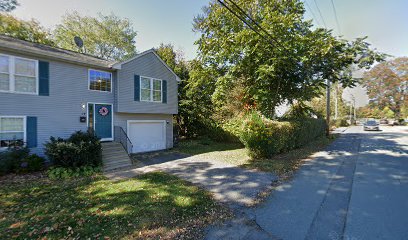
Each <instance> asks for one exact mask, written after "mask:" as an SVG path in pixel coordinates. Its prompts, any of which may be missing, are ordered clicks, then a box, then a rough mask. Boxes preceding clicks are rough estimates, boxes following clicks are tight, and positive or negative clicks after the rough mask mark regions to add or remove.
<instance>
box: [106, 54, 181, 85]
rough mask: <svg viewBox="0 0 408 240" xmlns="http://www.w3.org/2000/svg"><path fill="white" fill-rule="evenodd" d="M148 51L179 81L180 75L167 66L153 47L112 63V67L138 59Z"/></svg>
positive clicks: (118, 66) (116, 67)
mask: <svg viewBox="0 0 408 240" xmlns="http://www.w3.org/2000/svg"><path fill="white" fill-rule="evenodd" d="M149 53H153V54H154V55H155V56H156V57H157V59H159V61H160V62H161V63H162V64H163V65H164V66H165V67H166V68H167V69H168V70H169V71H170V72H171V73H172V74H173V75H174V76H175V77H176V80H177V81H178V82H180V81H181V79H180V77H179V76H177V74H176V73H175V72H174V71H173V70H172V69H171V68H170V67H169V65H167V64H166V63H165V62H164V61H163V59H161V58H160V56H159V55H158V54H157V53H156V51H155V50H154V49H153V48H152V49H149V50H147V51H144V52H142V53H139V54H137V55H136V56H134V57H132V58H130V59H128V60H126V61H123V62H120V63H116V64H114V65H113V68H115V69H121V68H122V65H123V64H126V63H128V62H131V61H133V60H135V59H138V58H140V57H143V56H145V55H147V54H149Z"/></svg>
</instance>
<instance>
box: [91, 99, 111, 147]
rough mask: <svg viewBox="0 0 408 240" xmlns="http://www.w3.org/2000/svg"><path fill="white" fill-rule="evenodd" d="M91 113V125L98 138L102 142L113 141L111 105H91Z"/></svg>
mask: <svg viewBox="0 0 408 240" xmlns="http://www.w3.org/2000/svg"><path fill="white" fill-rule="evenodd" d="M89 105H90V106H89V113H90V115H91V114H92V115H93V116H92V117H91V116H90V118H89V121H90V123H91V121H92V122H93V124H92V123H91V124H90V127H92V128H93V129H94V131H95V134H96V136H98V137H99V138H101V139H102V140H112V139H113V136H112V114H113V113H112V105H109V104H89Z"/></svg>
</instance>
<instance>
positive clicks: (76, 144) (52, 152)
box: [45, 131, 102, 168]
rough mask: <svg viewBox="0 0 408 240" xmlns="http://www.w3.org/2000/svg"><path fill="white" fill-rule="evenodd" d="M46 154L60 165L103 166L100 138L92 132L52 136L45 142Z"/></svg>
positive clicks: (74, 166) (72, 166) (54, 162)
mask: <svg viewBox="0 0 408 240" xmlns="http://www.w3.org/2000/svg"><path fill="white" fill-rule="evenodd" d="M45 154H46V155H47V156H48V159H49V160H50V161H51V162H52V163H53V164H54V165H55V166H58V167H67V168H77V167H82V166H94V167H97V166H101V165H102V147H101V143H100V141H99V138H98V137H96V136H95V135H94V134H93V133H92V132H90V131H88V132H86V133H85V132H81V131H78V132H75V133H74V134H72V135H71V137H70V138H68V139H66V140H64V139H62V138H57V139H56V138H54V137H51V138H50V141H49V142H47V143H46V144H45Z"/></svg>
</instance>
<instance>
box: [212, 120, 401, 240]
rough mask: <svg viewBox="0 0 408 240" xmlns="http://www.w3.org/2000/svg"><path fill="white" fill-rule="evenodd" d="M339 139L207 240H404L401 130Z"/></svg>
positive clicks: (353, 130)
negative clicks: (255, 205)
mask: <svg viewBox="0 0 408 240" xmlns="http://www.w3.org/2000/svg"><path fill="white" fill-rule="evenodd" d="M362 128H363V127H362V126H356V127H350V128H348V129H347V130H346V131H344V132H342V134H341V135H340V137H339V138H338V139H336V140H335V141H334V142H333V143H332V144H331V145H330V146H329V147H328V148H327V149H326V151H322V152H318V153H316V154H314V155H313V156H312V160H309V161H307V162H305V163H304V164H303V166H302V167H301V168H300V169H299V170H298V172H297V173H295V175H294V176H293V178H292V179H291V180H289V181H287V182H284V183H282V184H281V185H279V186H278V187H277V188H276V189H275V190H274V191H273V192H272V193H271V194H270V196H269V197H267V199H266V200H265V201H264V202H263V203H262V204H260V205H258V206H257V207H255V208H247V209H243V210H242V214H240V215H239V216H237V217H236V218H235V219H234V220H232V221H230V222H228V223H226V224H223V225H222V226H218V227H213V228H211V230H210V231H209V232H208V235H207V237H206V239H211V240H212V239H284V240H292V239H293V240H298V239H313V240H314V239H329V240H337V239H345V240H362V239H369V240H372V239H393V240H397V239H408V237H407V236H408V228H407V226H408V128H407V127H387V126H381V131H377V132H365V131H363V129H362Z"/></svg>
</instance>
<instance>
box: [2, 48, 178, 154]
mask: <svg viewBox="0 0 408 240" xmlns="http://www.w3.org/2000/svg"><path fill="white" fill-rule="evenodd" d="M0 53H4V54H9V55H13V56H21V57H27V58H31V59H37V60H42V61H47V62H49V75H50V77H49V96H39V95H27V94H14V93H1V92H0V116H3V115H4V116H11V115H12V116H33V117H37V143H38V144H37V147H36V148H33V149H32V153H37V154H40V155H43V144H44V143H45V142H46V141H48V140H49V138H50V136H54V137H63V138H66V137H68V136H70V135H71V134H72V133H73V132H74V131H78V130H83V131H85V130H86V129H87V123H81V122H80V120H79V118H80V116H87V112H86V109H85V110H83V109H82V104H86V103H89V102H92V103H107V104H113V108H114V112H115V114H114V125H119V126H121V127H123V129H124V130H125V131H126V121H127V120H139V119H140V120H142V119H149V120H150V119H153V120H156V119H160V120H167V121H169V124H168V125H167V144H168V147H172V145H173V140H172V138H173V128H172V115H171V114H173V113H177V82H176V79H175V77H174V75H173V74H171V72H170V71H169V70H168V69H167V68H166V67H165V66H164V65H163V64H162V63H161V62H160V61H159V60H157V59H156V60H157V61H155V60H153V59H150V58H149V57H148V60H143V59H144V58H145V57H141V58H139V59H137V60H135V61H134V62H130V63H128V64H126V65H125V66H124V69H123V71H124V72H125V74H121V71H122V70H118V71H119V72H113V90H114V91H112V92H111V93H109V92H99V91H90V90H88V69H89V68H88V67H86V66H80V65H74V64H71V63H64V62H59V61H54V60H50V59H43V58H36V57H32V56H24V55H19V54H16V53H9V52H4V51H2V52H0ZM146 57H147V56H146ZM153 57H154V55H153ZM136 63H138V64H141V66H139V65H138V64H136ZM149 64H152V65H149ZM136 65H138V66H136ZM131 68H135V69H136V70H135V72H140V74H141V75H145V76H149V77H156V78H162V79H165V80H168V85H170V87H168V96H169V98H168V102H171V104H163V103H146V102H140V103H138V104H135V103H134V97H133V95H132V94H128V93H127V92H126V91H131V92H133V91H132V90H133V89H132V87H133V84H132V85H131V86H126V85H128V83H127V78H126V80H125V81H123V82H122V83H121V84H120V85H119V86H121V88H120V89H117V86H118V81H117V77H118V76H119V77H121V76H122V77H126V76H127V74H133V70H131ZM144 68H146V69H147V70H144ZM105 71H106V69H105ZM130 80H132V81H133V75H132V77H131V79H129V81H130ZM121 91H124V93H122V92H121ZM118 97H119V99H121V101H122V102H121V104H118V103H117V102H116V101H115V98H116V99H117V98H118ZM118 107H122V108H121V109H120V110H121V112H126V111H127V112H128V113H116V111H117V110H118ZM130 113H139V114H130ZM145 113H147V114H145ZM152 113H156V114H152Z"/></svg>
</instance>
